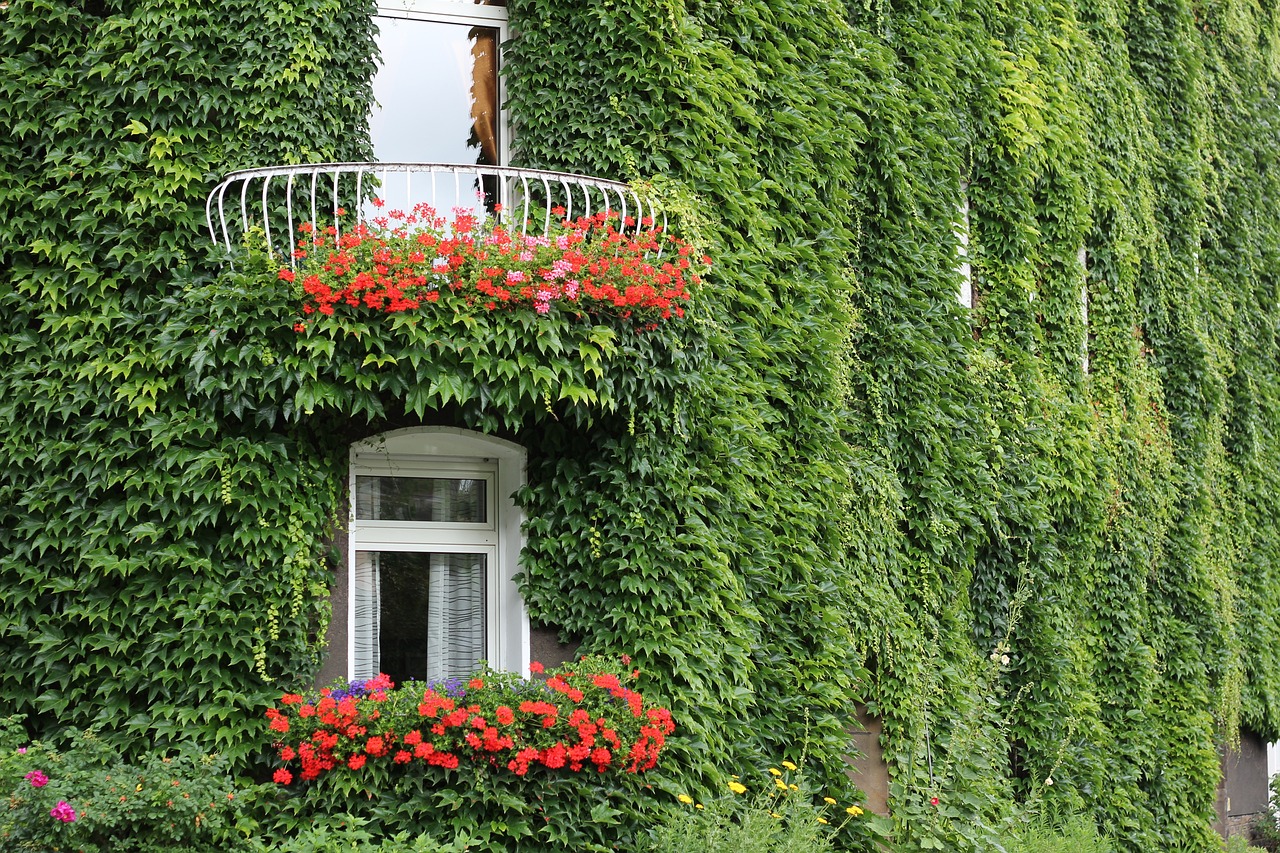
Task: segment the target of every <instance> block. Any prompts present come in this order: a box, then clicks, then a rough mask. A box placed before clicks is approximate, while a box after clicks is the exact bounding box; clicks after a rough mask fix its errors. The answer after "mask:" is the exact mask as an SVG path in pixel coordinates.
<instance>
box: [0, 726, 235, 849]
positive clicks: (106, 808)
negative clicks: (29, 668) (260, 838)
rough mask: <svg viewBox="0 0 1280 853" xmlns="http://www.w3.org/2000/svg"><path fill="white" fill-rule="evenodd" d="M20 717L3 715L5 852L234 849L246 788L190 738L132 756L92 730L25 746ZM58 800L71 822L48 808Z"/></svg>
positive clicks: (1, 826)
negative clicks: (172, 748) (167, 749)
mask: <svg viewBox="0 0 1280 853" xmlns="http://www.w3.org/2000/svg"><path fill="white" fill-rule="evenodd" d="M19 723H20V719H19V718H16V717H11V718H8V719H6V720H3V721H0V789H2V790H4V791H5V792H6V797H5V800H6V808H5V810H4V811H3V812H0V841H3V842H4V849H5V850H12V851H46V850H58V849H75V850H79V851H84V853H97V851H110V850H119V849H123V847H125V846H127V848H128V849H129V850H136V851H138V853H171V851H176V850H195V851H209V853H213V851H224V850H229V849H234V848H235V847H236V846H237V838H238V836H237V832H236V831H237V828H238V827H237V824H238V822H239V820H240V817H241V806H242V803H243V798H241V799H240V800H237V799H236V795H237V794H238V793H241V789H239V788H237V787H236V786H235V785H234V784H233V783H232V780H231V777H230V776H229V775H228V763H227V761H226V759H225V758H222V757H219V756H216V755H202V754H201V753H200V752H199V751H198V750H196V749H195V748H193V747H192V746H190V745H184V746H183V747H181V748H180V749H179V750H178V751H177V752H175V753H174V754H172V755H166V754H164V753H162V752H152V753H148V754H147V755H146V756H145V757H143V758H142V759H141V760H139V761H138V762H136V763H131V762H127V761H125V760H124V759H123V758H122V757H121V756H120V754H119V753H118V752H117V751H116V750H115V749H113V748H112V747H111V746H110V745H109V744H108V743H107V742H106V741H104V740H102V739H101V738H99V737H98V736H97V735H96V734H95V733H94V732H93V731H84V732H80V733H76V734H74V735H73V736H72V737H71V739H70V740H69V741H68V742H67V743H65V744H52V743H43V742H39V741H37V742H33V743H30V744H28V743H26V742H25V736H24V733H23V732H22V729H21V726H20V725H19ZM33 773H37V774H39V775H38V776H35V777H33V776H32V775H31V774H33ZM60 803H61V804H62V805H63V806H64V807H69V811H67V812H66V816H67V817H68V818H70V819H69V820H68V819H64V820H59V819H56V818H55V817H54V816H53V815H52V814H50V812H51V811H53V810H54V809H55V808H56V807H57V806H58V804H60Z"/></svg>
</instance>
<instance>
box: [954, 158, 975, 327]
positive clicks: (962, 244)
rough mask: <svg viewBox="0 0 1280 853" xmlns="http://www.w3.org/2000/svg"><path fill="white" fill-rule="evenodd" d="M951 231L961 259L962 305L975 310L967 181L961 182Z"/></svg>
mask: <svg viewBox="0 0 1280 853" xmlns="http://www.w3.org/2000/svg"><path fill="white" fill-rule="evenodd" d="M951 231H952V233H953V234H955V236H956V257H957V258H959V267H957V272H959V273H960V304H961V305H963V306H964V307H965V308H973V267H972V266H970V264H969V184H968V183H967V182H965V181H961V182H960V206H959V207H958V208H957V209H956V220H955V221H954V222H952V224H951Z"/></svg>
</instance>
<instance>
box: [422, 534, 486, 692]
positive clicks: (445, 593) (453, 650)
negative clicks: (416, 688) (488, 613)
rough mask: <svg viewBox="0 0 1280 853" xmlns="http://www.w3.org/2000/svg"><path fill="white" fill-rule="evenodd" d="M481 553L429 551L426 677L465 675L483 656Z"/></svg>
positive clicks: (482, 557) (483, 613)
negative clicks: (433, 552) (436, 552)
mask: <svg viewBox="0 0 1280 853" xmlns="http://www.w3.org/2000/svg"><path fill="white" fill-rule="evenodd" d="M484 563H485V559H484V555H483V554H432V555H431V568H430V580H429V581H428V588H427V595H428V604H427V633H428V639H427V649H428V652H427V661H428V663H427V668H428V672H427V678H428V679H429V680H436V679H442V678H448V677H449V676H451V675H466V674H467V673H469V672H471V670H472V669H474V668H475V665H476V661H478V660H480V659H481V658H483V657H485V650H484V617H485V589H484V575H485V564H484Z"/></svg>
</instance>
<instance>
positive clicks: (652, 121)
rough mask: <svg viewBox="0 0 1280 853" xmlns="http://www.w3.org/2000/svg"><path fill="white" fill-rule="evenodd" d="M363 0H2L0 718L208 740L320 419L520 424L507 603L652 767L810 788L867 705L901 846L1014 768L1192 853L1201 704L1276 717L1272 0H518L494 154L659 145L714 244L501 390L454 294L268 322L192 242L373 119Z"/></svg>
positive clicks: (1023, 784)
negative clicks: (548, 628) (772, 769)
mask: <svg viewBox="0 0 1280 853" xmlns="http://www.w3.org/2000/svg"><path fill="white" fill-rule="evenodd" d="M371 11H372V9H371V4H370V5H369V6H362V5H361V4H351V3H346V2H337V0H293V2H289V3H281V2H266V3H263V2H255V3H252V4H251V3H243V2H228V3H224V4H221V5H219V6H218V7H217V8H216V9H214V8H209V9H199V8H193V5H192V4H186V3H179V2H176V0H149V2H147V1H146V0H120V1H119V2H110V0H104V1H103V2H97V3H75V4H71V3H65V2H55V0H14V1H13V2H11V3H10V4H9V5H8V7H7V8H6V9H4V10H3V11H0V16H3V21H4V24H5V26H4V27H3V28H0V71H2V72H3V73H0V121H3V123H4V124H5V126H8V127H11V128H12V132H11V133H10V134H9V135H8V136H7V137H6V138H5V139H3V140H0V274H2V275H3V279H2V280H0V357H3V359H4V369H3V370H0V442H2V444H3V447H2V451H3V457H2V458H3V463H0V588H3V589H4V591H5V593H4V594H5V601H6V606H5V608H4V609H3V610H0V629H2V630H0V658H2V659H3V660H4V661H5V663H4V664H3V666H0V696H3V697H4V700H3V701H4V703H5V704H4V706H3V710H5V711H16V712H22V713H26V714H28V715H29V718H28V723H29V725H31V727H32V728H33V729H35V730H38V731H49V730H52V729H56V728H57V727H59V726H61V725H67V724H75V725H84V724H88V723H98V724H101V725H103V726H104V727H106V728H107V729H108V730H109V731H112V732H116V733H117V736H118V737H120V738H121V739H123V740H126V741H130V740H131V741H133V742H136V743H142V742H143V741H156V740H158V741H160V742H162V743H163V742H164V741H166V740H169V739H177V738H183V737H188V736H196V737H198V738H201V739H203V740H205V741H206V742H211V743H213V744H214V745H216V746H217V747H218V748H220V749H223V750H225V751H228V752H230V753H232V754H233V755H236V756H238V757H240V758H241V759H242V760H243V761H245V762H247V761H250V760H251V759H252V756H253V755H254V753H255V750H256V749H257V746H256V741H255V737H256V733H257V732H258V731H259V726H260V723H259V722H258V716H259V714H260V713H261V709H262V708H263V706H264V704H265V702H266V701H268V699H269V698H270V697H272V696H273V695H274V694H275V693H276V691H278V690H279V689H280V687H281V686H282V685H286V684H293V683H295V682H297V681H299V680H305V678H306V676H307V675H308V674H309V673H311V672H313V671H314V669H315V666H316V664H317V661H318V658H319V656H320V655H321V654H322V653H323V650H322V649H321V648H320V638H322V637H323V636H324V631H323V626H324V620H325V618H326V608H327V598H326V592H327V584H328V583H330V582H331V579H332V577H333V568H334V560H335V559H336V558H335V557H334V556H332V555H330V554H328V553H327V549H326V547H325V545H324V543H325V542H326V541H328V539H329V537H330V535H331V533H332V530H333V527H334V525H335V524H336V522H335V519H337V518H339V517H342V516H343V515H344V514H345V513H344V510H343V506H342V498H341V483H342V480H343V478H344V476H345V464H346V448H347V446H348V445H349V443H350V442H351V441H353V440H355V439H356V438H359V437H363V436H366V435H371V434H374V433H377V432H381V431H384V430H386V429H389V428H393V427H398V426H403V425H406V424H410V423H420V422H431V423H447V424H453V425H458V426H464V427H469V428H472V429H478V430H481V431H485V432H490V433H494V434H499V435H503V436H504V437H508V438H512V439H513V440H516V441H518V442H520V443H521V444H523V445H524V446H525V447H526V448H527V449H528V451H529V485H528V488H527V489H525V490H524V491H523V493H522V494H521V495H520V502H521V504H522V505H523V507H524V508H525V511H526V514H527V516H528V519H529V522H528V527H527V536H528V547H527V549H526V559H525V565H524V573H525V574H524V580H523V582H522V591H523V594H524V596H525V600H526V603H527V605H528V607H529V610H530V615H531V617H532V618H533V619H534V621H535V622H538V623H542V624H547V625H552V626H556V627H558V628H559V629H560V630H561V631H562V632H563V633H564V635H565V636H566V637H567V638H573V639H582V640H583V641H584V650H594V651H616V652H628V653H631V654H633V655H635V656H637V657H638V658H639V659H640V660H641V661H642V662H643V666H644V669H645V677H646V678H647V679H650V685H648V686H649V687H650V688H651V689H655V690H657V691H659V692H662V693H665V694H666V695H667V696H668V697H669V698H670V699H671V700H672V705H673V709H674V710H675V712H676V715H677V719H678V721H679V722H680V724H681V726H682V731H683V732H684V733H685V734H686V735H687V736H688V738H689V740H688V742H687V743H688V745H687V747H686V749H685V750H684V752H683V753H682V754H681V755H680V762H679V763H680V766H679V768H677V769H676V771H675V772H678V773H681V774H683V775H685V776H686V777H687V778H689V779H695V778H702V779H704V780H708V781H714V780H716V779H718V778H720V777H721V776H722V774H725V773H729V772H736V768H740V767H743V766H745V765H746V764H749V763H751V762H768V761H777V760H779V759H780V758H781V757H784V756H787V757H790V756H793V755H794V754H795V753H796V752H797V750H798V749H799V748H800V747H801V745H805V746H804V748H806V749H807V751H808V754H809V761H810V764H811V766H813V765H814V764H818V765H822V766H823V767H824V773H825V775H826V777H827V779H828V780H829V782H830V784H831V785H832V786H833V789H835V788H839V787H840V786H842V785H843V784H845V783H844V782H843V781H842V779H843V777H842V774H841V773H840V766H841V760H842V759H841V755H842V752H843V751H844V749H845V748H846V746H847V743H848V737H847V734H846V732H845V727H846V725H847V724H848V722H849V720H850V719H851V718H852V705H853V703H854V702H855V701H864V702H867V703H869V705H870V706H871V709H872V710H873V711H874V712H876V713H878V714H880V715H882V717H883V719H884V731H885V741H886V755H887V756H888V757H889V759H890V761H891V771H892V773H893V780H894V787H893V791H892V794H893V797H892V800H891V806H892V807H893V809H894V814H895V821H896V822H897V824H898V828H897V836H898V838H899V840H905V841H908V842H910V843H915V844H918V845H919V846H921V847H928V846H930V845H932V844H934V843H941V844H944V845H946V847H947V849H957V848H963V847H965V846H972V847H974V848H976V849H983V844H984V833H985V832H986V831H987V828H988V827H992V826H995V825H996V824H997V823H998V821H999V819H1000V818H1001V817H1002V816H1003V815H1005V814H1006V813H1007V811H1008V809H1009V807H1010V806H1011V804H1013V803H1015V802H1020V801H1025V800H1028V799H1036V800H1048V801H1050V802H1054V803H1057V804H1059V805H1061V806H1063V807H1067V808H1079V809H1084V810H1087V811H1089V812H1091V813H1093V814H1095V815H1096V816H1097V817H1098V819H1099V820H1100V822H1101V823H1102V825H1103V826H1104V827H1106V828H1107V829H1108V830H1109V831H1111V832H1114V833H1115V834H1116V835H1117V836H1118V837H1119V838H1120V840H1121V841H1122V842H1123V844H1124V846H1125V847H1126V848H1127V849H1132V850H1173V849H1187V850H1210V849H1213V844H1214V841H1213V838H1212V835H1211V831H1210V822H1211V820H1212V818H1213V799H1214V788H1215V785H1216V783H1217V776H1218V761H1217V749H1218V746H1219V745H1220V744H1222V743H1229V742H1231V740H1232V739H1233V738H1234V737H1235V733H1236V732H1237V731H1238V728H1239V726H1241V725H1245V726H1248V727H1249V728H1251V729H1253V730H1255V731H1257V732H1259V733H1261V734H1263V735H1264V736H1267V737H1269V738H1273V739H1274V738H1277V737H1280V659H1278V656H1280V636H1277V633H1278V630H1280V626H1278V625H1277V620H1278V619H1280V583H1278V581H1280V578H1278V577H1277V572H1280V567H1278V566H1277V562H1276V561H1277V558H1278V557H1280V540H1278V539H1277V536H1278V534H1277V532H1276V528H1277V525H1276V520H1277V517H1278V513H1280V506H1278V505H1277V501H1278V500H1280V491H1277V487H1278V486H1280V483H1277V480H1278V479H1280V473H1278V471H1280V467H1278V466H1280V435H1278V434H1277V429H1278V426H1280V420H1278V418H1280V407H1278V404H1280V387H1277V383H1276V367H1275V365H1276V357H1277V352H1276V340H1275V331H1274V325H1275V323H1276V319H1277V306H1276V289H1275V287H1276V278H1275V276H1276V273H1277V263H1278V261H1280V258H1278V256H1277V252H1278V251H1280V218H1278V217H1277V214H1276V210H1277V209H1280V208H1278V207H1277V202H1278V201H1280V193H1278V192H1277V190H1278V189H1280V188H1278V187H1277V176H1278V175H1280V172H1278V171H1277V164H1276V163H1275V162H1274V160H1275V157H1276V156H1277V155H1276V151H1277V150H1278V145H1277V143H1280V139H1277V134H1278V133H1280V114H1278V111H1277V101H1276V94H1277V92H1276V82H1277V70H1278V69H1280V62H1278V60H1280V56H1278V55H1277V52H1276V51H1277V37H1278V36H1280V30H1278V29H1277V20H1276V16H1275V10H1274V9H1271V8H1267V7H1265V6H1258V5H1250V4H1241V3H1224V4H1209V5H1204V4H1200V5H1195V4H1188V3H1179V2H1161V3H1142V4H1138V3H1131V4H1123V3H1119V2H1108V0H1099V2H1095V0H1081V2H1051V3H1027V2H1020V0H1002V2H990V0H984V2H965V3H960V2H946V1H945V0H944V1H943V2H934V0H906V1H905V2H900V3H891V2H879V0H870V2H866V3H863V2H858V3H850V4H848V5H844V4H841V3H839V2H836V0H807V1H806V2H802V0H767V1H766V0H742V2H737V3H732V4H724V3H712V2H708V3H701V2H694V0H685V2H677V0H662V2H654V0H615V2H613V3H608V4H566V3H557V2H550V0H512V2H511V4H510V7H509V11H510V18H511V29H512V33H513V38H512V41H511V43H510V44H509V45H508V46H507V49H506V53H505V58H506V85H507V88H508V104H507V105H508V109H509V112H510V118H511V123H512V125H513V129H514V134H515V135H514V146H515V150H516V158H517V161H518V162H517V165H531V166H538V167H549V168H562V169H566V170H570V171H575V172H579V173H587V174H598V175H602V176H606V177H619V178H624V179H651V180H654V181H656V189H657V191H658V192H659V193H661V194H663V195H664V196H665V197H667V199H668V206H669V208H670V209H671V210H672V211H673V213H674V214H676V215H677V219H678V220H679V221H680V222H681V224H682V225H683V228H684V230H685V233H686V235H687V236H692V237H694V238H695V239H697V240H698V241H700V243H701V247H702V248H703V249H705V250H706V251H707V252H708V253H709V254H711V255H712V257H713V258H714V259H715V268H714V270H713V273H712V276H711V279H710V281H709V282H708V285H707V286H706V287H705V288H704V291H703V292H702V293H701V294H700V295H698V296H697V297H696V304H695V305H694V306H693V310H691V311H690V315H689V317H688V318H687V320H686V321H684V322H682V323H677V324H673V325H672V326H671V327H669V331H668V332H666V333H664V334H663V335H662V336H657V337H655V338H653V339H647V340H637V339H635V338H634V337H626V336H625V334H624V333H625V330H616V331H617V334H618V340H619V344H618V345H617V346H616V347H614V348H609V350H608V354H607V355H606V357H605V362H606V369H605V370H604V371H603V373H592V372H590V371H587V370H585V369H584V365H583V359H584V355H583V351H582V350H581V349H580V347H579V344H580V343H581V342H582V340H583V339H584V336H587V335H589V334H590V332H591V330H590V329H589V328H583V327H580V326H575V325H574V324H573V323H572V322H570V320H569V319H568V318H558V319H557V318H552V320H550V321H549V322H555V323H558V324H560V325H558V326H556V327H555V329H556V332H557V335H558V336H560V339H561V340H562V343H563V346H562V347H561V348H559V349H555V348H552V349H551V350H550V351H543V352H542V353H541V356H540V357H541V358H542V359H543V362H544V364H545V366H546V367H547V370H546V371H543V372H540V373H539V374H538V376H536V377H534V376H529V375H521V373H520V372H519V371H516V372H515V374H516V375H517V376H518V377H519V378H517V379H509V378H504V377H509V376H511V375H512V371H511V370H510V368H511V367H512V366H513V365H519V363H520V357H521V354H522V353H521V351H520V347H519V345H518V344H516V345H515V346H514V348H512V345H511V344H510V342H509V340H510V339H509V337H508V336H506V335H504V334H499V332H500V331H501V330H500V329H497V328H496V327H495V326H493V325H485V323H482V322H481V323H475V324H472V325H471V326H470V327H469V328H468V330H467V331H466V332H462V331H456V328H457V327H456V326H454V325H453V318H450V317H436V318H433V319H431V320H429V321H425V327H423V328H409V327H407V326H406V325H404V324H390V323H386V322H384V321H379V320H378V319H377V318H370V319H369V320H368V321H359V320H347V321H334V323H333V324H332V325H331V326H329V327H326V328H325V329H324V330H322V331H314V332H312V333H309V334H307V335H304V336H300V335H298V334H296V333H295V332H293V330H292V323H293V320H294V318H295V315H296V312H297V306H296V303H294V302H293V301H292V298H291V296H290V294H289V293H288V292H287V291H285V290H281V289H280V288H279V287H278V286H273V285H272V281H271V280H272V278H273V276H271V274H270V270H261V269H254V268H252V267H251V266H244V265H242V266H241V267H240V270H239V272H237V273H234V274H232V273H230V272H227V271H226V270H225V269H224V268H222V267H220V266H219V264H218V259H217V258H216V257H215V256H214V255H213V253H212V251H211V250H210V249H209V248H208V246H207V244H206V237H205V236H204V234H203V199H204V194H205V193H206V192H207V190H208V188H209V187H210V186H212V184H213V183H214V182H215V181H216V180H217V178H218V177H219V176H220V175H221V174H223V173H225V172H227V171H230V170H232V169H235V168H239V167H245V166H250V165H262V164H269V163H285V162H306V161H316V160H349V159H360V158H362V157H364V156H366V155H367V153H368V146H367V134H366V130H365V127H364V116H365V114H366V110H367V104H368V100H369V97H370V90H369V85H368V81H369V78H370V75H371V73H372V69H373V64H372V59H371V56H372V29H371V22H370V18H369V15H370V13H371ZM566 34H574V37H566ZM962 208H964V209H967V219H968V230H969V260H970V262H971V265H972V273H973V290H974V294H975V306H974V308H973V310H972V311H970V310H968V309H966V308H963V307H962V306H960V305H959V304H958V300H957V293H958V291H959V288H960V276H959V272H958V268H959V259H958V257H957V238H956V236H955V235H956V232H957V230H959V229H961V228H963V226H964V223H963V219H964V217H963V216H962V214H961V210H962ZM1082 249H1083V253H1082V252H1081V250H1082ZM1082 260H1083V265H1082ZM1082 292H1083V293H1087V306H1088V311H1087V325H1086V323H1085V320H1084V317H1085V315H1084V313H1083V312H1082V310H1081V302H1082ZM523 331H524V333H525V334H527V335H529V334H534V333H536V329H529V328H526V329H524V330H523ZM450 336H453V337H456V338H458V339H465V340H466V341H467V342H470V343H474V346H473V347H471V348H470V349H465V348H461V347H453V348H449V347H447V346H444V345H443V344H442V343H441V338H449V337H450ZM504 342H507V343H504ZM410 351H413V352H418V353H422V352H426V353H427V354H428V355H430V356H431V357H428V358H420V359H419V358H415V359H413V360H412V364H413V366H412V367H409V366H408V365H409V363H410V360H408V359H405V360H404V362H403V365H400V366H396V367H394V368H390V369H382V368H379V369H376V370H366V369H364V367H365V357H366V356H368V355H374V356H375V358H378V359H381V358H382V357H383V356H385V355H388V354H390V355H400V354H403V353H406V352H410ZM467 351H469V352H472V353H477V354H480V355H482V356H483V357H472V358H467V357H464V355H463V353H465V352H467ZM1086 359H1087V365H1088V369H1087V372H1086V370H1085V363H1086ZM590 377H594V378H590ZM583 382H589V383H590V384H592V391H593V399H572V398H568V397H564V396H562V395H561V393H560V390H561V389H562V388H564V387H565V386H566V385H570V384H573V385H581V384H582V383H583ZM410 389H414V390H413V391H412V393H411V392H410ZM495 390H496V391H499V392H501V393H498V394H497V395H496V397H495V394H494V392H495ZM495 399H497V400H499V402H497V403H494V402H493V401H494V400H495ZM704 747H705V748H704ZM1050 779H1051V780H1052V783H1049V781H1048V780H1050ZM934 797H936V798H937V799H938V805H937V806H934V805H931V802H930V801H931V799H932V798H934Z"/></svg>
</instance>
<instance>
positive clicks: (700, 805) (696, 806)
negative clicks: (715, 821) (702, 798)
mask: <svg viewBox="0 0 1280 853" xmlns="http://www.w3.org/2000/svg"><path fill="white" fill-rule="evenodd" d="M694 808H695V809H705V808H706V806H704V805H703V804H702V803H696V804H695V805H694Z"/></svg>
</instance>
